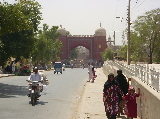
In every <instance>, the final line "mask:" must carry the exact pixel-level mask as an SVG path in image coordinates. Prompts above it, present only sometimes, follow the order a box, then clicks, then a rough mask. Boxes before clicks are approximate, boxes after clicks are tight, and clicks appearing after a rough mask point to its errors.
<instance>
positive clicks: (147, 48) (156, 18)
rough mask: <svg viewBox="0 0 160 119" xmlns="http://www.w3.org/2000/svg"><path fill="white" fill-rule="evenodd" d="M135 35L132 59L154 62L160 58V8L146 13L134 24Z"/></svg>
mask: <svg viewBox="0 0 160 119" xmlns="http://www.w3.org/2000/svg"><path fill="white" fill-rule="evenodd" d="M133 28H134V34H133V37H132V38H131V42H132V57H133V58H135V57H139V58H144V57H145V59H146V60H147V61H148V62H149V63H152V62H153V57H155V58H159V56H158V54H159V52H158V51H159V50H158V49H160V45H159V44H160V8H158V9H154V10H151V11H149V12H146V13H145V14H144V15H143V16H139V17H138V18H137V20H135V22H134V26H133ZM135 35H136V36H135Z"/></svg>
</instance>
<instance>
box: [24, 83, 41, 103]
mask: <svg viewBox="0 0 160 119" xmlns="http://www.w3.org/2000/svg"><path fill="white" fill-rule="evenodd" d="M27 81H28V80H27ZM28 82H29V84H28V85H30V86H31V87H30V89H29V92H30V96H29V97H30V99H31V104H32V106H34V105H35V104H36V102H37V100H38V98H39V97H40V96H39V95H38V91H39V90H40V87H41V86H39V82H41V81H28Z"/></svg>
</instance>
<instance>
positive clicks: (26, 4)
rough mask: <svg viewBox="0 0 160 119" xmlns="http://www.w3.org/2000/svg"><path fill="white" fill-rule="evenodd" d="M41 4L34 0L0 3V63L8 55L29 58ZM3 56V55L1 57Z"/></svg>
mask: <svg viewBox="0 0 160 119" xmlns="http://www.w3.org/2000/svg"><path fill="white" fill-rule="evenodd" d="M40 9H41V6H40V5H39V3H38V2H35V1H34V0H32V1H31V0H27V1H21V2H20V3H17V4H16V3H15V4H8V3H7V2H4V3H0V11H1V12H0V46H1V47H0V54H1V55H0V59H1V61H0V65H2V66H3V65H4V63H5V61H7V60H8V58H10V57H14V58H16V61H18V60H19V59H20V57H25V58H29V56H30V54H31V52H32V49H33V45H34V42H35V38H34V35H35V32H36V31H37V30H38V25H39V24H40V20H41V19H42V18H41V12H40ZM2 56H3V57H2Z"/></svg>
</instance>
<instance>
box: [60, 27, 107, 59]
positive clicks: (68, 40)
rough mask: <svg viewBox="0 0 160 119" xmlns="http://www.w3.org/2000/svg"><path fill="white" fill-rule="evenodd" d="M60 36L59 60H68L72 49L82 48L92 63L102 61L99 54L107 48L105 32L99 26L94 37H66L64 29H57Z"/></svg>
mask: <svg viewBox="0 0 160 119" xmlns="http://www.w3.org/2000/svg"><path fill="white" fill-rule="evenodd" d="M57 32H58V33H60V34H61V36H60V37H58V39H59V40H60V41H61V42H62V44H63V47H62V50H61V51H62V54H61V55H60V58H61V60H65V59H67V60H70V55H71V51H72V49H74V48H76V47H78V46H83V47H85V48H87V49H88V50H89V51H90V57H89V58H90V59H91V60H93V61H102V57H101V53H102V52H104V50H105V49H106V48H107V46H106V30H105V29H104V28H102V27H101V26H100V28H98V29H97V30H96V31H95V34H94V35H67V31H66V30H65V29H64V28H59V29H57Z"/></svg>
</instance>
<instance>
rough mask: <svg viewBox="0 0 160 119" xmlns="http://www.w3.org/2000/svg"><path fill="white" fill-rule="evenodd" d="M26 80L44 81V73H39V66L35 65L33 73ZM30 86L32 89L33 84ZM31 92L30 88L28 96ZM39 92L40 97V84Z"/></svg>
mask: <svg viewBox="0 0 160 119" xmlns="http://www.w3.org/2000/svg"><path fill="white" fill-rule="evenodd" d="M26 81H28V82H29V81H39V82H42V81H43V78H42V75H40V74H39V72H38V68H37V67H34V68H33V73H32V74H31V75H30V76H29V78H28V80H26ZM28 88H29V89H31V85H29V87H28ZM30 94H31V92H30V90H29V94H28V97H30ZM37 94H38V97H40V96H41V95H40V89H39V86H38V92H37Z"/></svg>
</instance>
